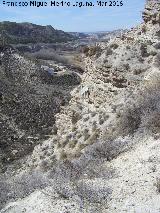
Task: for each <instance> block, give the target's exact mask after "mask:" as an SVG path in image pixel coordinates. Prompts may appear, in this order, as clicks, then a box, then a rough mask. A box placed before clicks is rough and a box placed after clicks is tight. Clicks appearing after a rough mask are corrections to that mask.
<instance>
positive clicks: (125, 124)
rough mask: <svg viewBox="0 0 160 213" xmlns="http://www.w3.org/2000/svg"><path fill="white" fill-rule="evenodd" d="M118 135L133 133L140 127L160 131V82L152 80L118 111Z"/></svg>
mask: <svg viewBox="0 0 160 213" xmlns="http://www.w3.org/2000/svg"><path fill="white" fill-rule="evenodd" d="M117 117H118V122H117V125H116V126H117V127H116V128H117V130H116V131H117V135H130V134H133V133H134V132H135V131H136V130H137V129H138V128H142V129H143V130H147V131H149V132H152V133H157V132H160V84H159V83H158V81H156V79H155V82H153V81H152V82H150V85H149V83H148V85H147V86H144V87H143V89H142V90H140V91H139V92H138V94H137V95H136V96H134V97H133V98H132V100H131V101H130V102H128V103H127V104H126V105H125V107H124V108H123V109H121V112H119V114H118V113H117Z"/></svg>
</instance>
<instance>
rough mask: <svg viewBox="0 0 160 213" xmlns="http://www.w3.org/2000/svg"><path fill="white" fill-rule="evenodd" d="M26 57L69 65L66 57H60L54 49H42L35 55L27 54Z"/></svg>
mask: <svg viewBox="0 0 160 213" xmlns="http://www.w3.org/2000/svg"><path fill="white" fill-rule="evenodd" d="M26 55H27V56H28V57H30V58H35V59H41V60H52V61H56V62H58V63H64V64H68V63H69V62H68V60H67V59H66V58H65V57H63V56H60V55H58V54H57V53H56V52H55V51H54V50H53V49H41V50H39V51H37V52H34V53H26Z"/></svg>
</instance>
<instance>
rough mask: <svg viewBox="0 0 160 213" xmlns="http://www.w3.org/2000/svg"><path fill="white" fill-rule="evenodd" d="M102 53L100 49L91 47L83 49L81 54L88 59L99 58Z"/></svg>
mask: <svg viewBox="0 0 160 213" xmlns="http://www.w3.org/2000/svg"><path fill="white" fill-rule="evenodd" d="M101 52H102V49H101V47H100V46H91V47H85V48H84V49H83V53H84V54H85V55H86V56H87V57H88V56H89V57H91V56H94V55H96V56H99V55H100V54H101Z"/></svg>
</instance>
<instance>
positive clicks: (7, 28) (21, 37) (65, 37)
mask: <svg viewBox="0 0 160 213" xmlns="http://www.w3.org/2000/svg"><path fill="white" fill-rule="evenodd" d="M0 35H1V37H4V38H5V39H6V40H7V41H8V42H9V43H13V44H17V43H23V44H24V43H25V44H26V43H40V42H42V43H55V42H67V41H71V40H74V39H75V38H76V37H75V36H74V35H71V34H69V33H66V32H64V31H61V30H56V29H54V28H53V27H52V26H50V25H47V26H41V25H36V24H32V23H16V22H8V21H4V22H0Z"/></svg>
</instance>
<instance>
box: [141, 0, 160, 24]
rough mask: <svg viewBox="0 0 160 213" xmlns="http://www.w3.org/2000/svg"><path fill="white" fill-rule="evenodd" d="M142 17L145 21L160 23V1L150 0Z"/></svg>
mask: <svg viewBox="0 0 160 213" xmlns="http://www.w3.org/2000/svg"><path fill="white" fill-rule="evenodd" d="M142 17H143V20H144V22H145V23H147V22H150V23H152V24H157V23H158V24H160V1H159V0H148V1H147V3H146V6H145V10H144V12H143V14H142Z"/></svg>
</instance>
